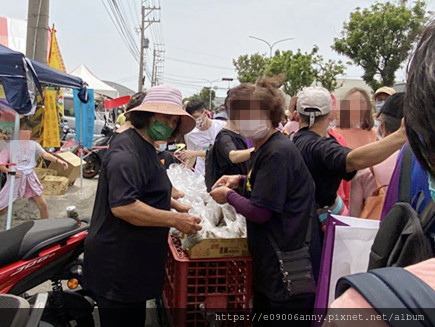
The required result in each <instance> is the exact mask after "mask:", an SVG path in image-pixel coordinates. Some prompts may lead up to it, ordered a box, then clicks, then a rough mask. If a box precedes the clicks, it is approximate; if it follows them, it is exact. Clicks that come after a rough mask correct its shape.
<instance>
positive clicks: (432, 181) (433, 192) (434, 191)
mask: <svg viewBox="0 0 435 327" xmlns="http://www.w3.org/2000/svg"><path fill="white" fill-rule="evenodd" d="M427 183H428V184H429V191H430V197H431V198H432V200H433V201H435V178H434V177H432V175H431V174H429V173H427Z"/></svg>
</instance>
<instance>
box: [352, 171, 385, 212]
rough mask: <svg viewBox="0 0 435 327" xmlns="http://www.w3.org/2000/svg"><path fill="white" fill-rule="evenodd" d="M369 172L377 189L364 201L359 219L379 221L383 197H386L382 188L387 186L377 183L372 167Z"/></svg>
mask: <svg viewBox="0 0 435 327" xmlns="http://www.w3.org/2000/svg"><path fill="white" fill-rule="evenodd" d="M370 172H371V173H372V175H373V177H374V178H375V180H376V187H377V188H376V190H374V191H373V193H372V195H371V196H369V197H368V198H367V199H366V201H365V203H364V206H363V208H362V210H361V214H360V216H359V217H360V218H366V219H375V220H380V219H381V214H382V207H383V205H384V201H385V196H386V194H385V190H384V187H386V186H387V185H381V184H380V183H379V181H378V179H377V178H376V175H375V171H374V170H373V167H370Z"/></svg>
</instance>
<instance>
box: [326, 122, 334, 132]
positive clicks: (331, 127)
mask: <svg viewBox="0 0 435 327" xmlns="http://www.w3.org/2000/svg"><path fill="white" fill-rule="evenodd" d="M334 127H335V119H334V120H333V121H331V122H329V125H328V127H327V128H326V131H327V132H329V131H330V130H331V129H333V128H334Z"/></svg>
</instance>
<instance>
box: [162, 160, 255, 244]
mask: <svg viewBox="0 0 435 327" xmlns="http://www.w3.org/2000/svg"><path fill="white" fill-rule="evenodd" d="M167 173H168V176H169V179H170V180H171V183H172V185H173V186H174V187H176V188H177V189H179V190H180V191H182V192H184V194H185V196H184V197H183V198H181V199H179V200H178V201H179V202H181V203H182V204H186V205H190V206H192V209H190V210H189V214H191V215H192V216H196V217H199V218H200V219H201V223H200V225H201V226H202V230H200V231H198V233H196V234H194V235H189V236H187V237H185V238H182V240H181V246H182V248H183V249H186V248H190V247H192V246H194V245H195V244H198V243H200V242H201V241H202V240H203V239H211V238H242V237H246V234H247V233H246V220H245V217H243V216H242V215H240V214H238V213H237V212H236V210H235V209H234V207H233V206H231V205H230V204H223V205H222V204H218V203H217V202H216V201H214V200H213V199H212V197H211V196H210V194H209V193H208V192H207V188H206V186H205V182H204V177H202V176H200V177H196V176H195V174H194V173H193V172H192V171H191V170H190V169H187V168H184V167H183V166H181V165H177V164H172V165H171V166H170V167H169V169H168V170H167ZM180 234H181V233H176V232H175V231H172V230H171V235H180Z"/></svg>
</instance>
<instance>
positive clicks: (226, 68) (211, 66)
mask: <svg viewBox="0 0 435 327" xmlns="http://www.w3.org/2000/svg"><path fill="white" fill-rule="evenodd" d="M166 59H168V60H171V61H177V62H183V63H185V64H190V65H196V66H203V67H210V68H217V69H225V70H231V71H234V68H229V67H222V66H215V65H208V64H201V63H197V62H193V61H188V60H184V59H178V58H171V57H166Z"/></svg>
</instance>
